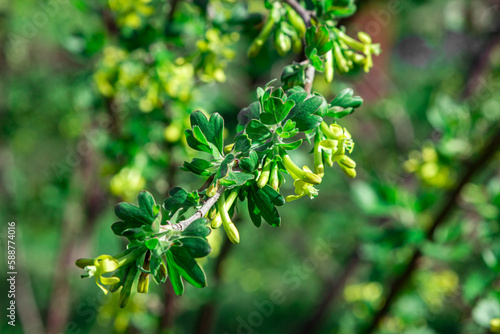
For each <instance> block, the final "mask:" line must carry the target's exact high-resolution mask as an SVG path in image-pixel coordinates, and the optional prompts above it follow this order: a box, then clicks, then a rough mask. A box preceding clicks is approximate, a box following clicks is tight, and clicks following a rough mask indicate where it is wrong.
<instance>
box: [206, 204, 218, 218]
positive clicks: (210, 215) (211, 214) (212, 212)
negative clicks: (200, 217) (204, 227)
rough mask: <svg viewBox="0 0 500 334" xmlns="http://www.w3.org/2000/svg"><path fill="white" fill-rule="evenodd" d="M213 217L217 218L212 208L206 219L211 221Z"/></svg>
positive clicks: (215, 210)
mask: <svg viewBox="0 0 500 334" xmlns="http://www.w3.org/2000/svg"><path fill="white" fill-rule="evenodd" d="M215 216H217V209H216V208H215V207H214V206H213V207H211V208H210V210H208V212H207V219H208V220H212V219H214V218H215Z"/></svg>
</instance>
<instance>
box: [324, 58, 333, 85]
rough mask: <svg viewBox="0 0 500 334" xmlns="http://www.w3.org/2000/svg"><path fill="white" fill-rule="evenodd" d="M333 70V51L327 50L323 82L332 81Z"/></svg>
mask: <svg viewBox="0 0 500 334" xmlns="http://www.w3.org/2000/svg"><path fill="white" fill-rule="evenodd" d="M334 73H335V68H334V65H333V51H332V50H329V51H328V52H327V53H326V56H325V81H326V82H327V83H330V82H332V81H333V75H334Z"/></svg>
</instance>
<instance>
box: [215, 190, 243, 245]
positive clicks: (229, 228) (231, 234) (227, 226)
mask: <svg viewBox="0 0 500 334" xmlns="http://www.w3.org/2000/svg"><path fill="white" fill-rule="evenodd" d="M233 193H236V194H237V192H234V191H233ZM233 193H231V195H232V194H233ZM217 207H218V209H219V215H220V217H221V219H222V226H224V231H226V234H227V237H228V238H229V240H230V241H231V242H232V243H234V244H237V243H239V242H240V234H239V233H238V230H237V229H236V226H234V224H233V222H232V221H231V217H229V214H228V212H227V209H226V207H225V203H224V195H222V196H221V198H220V199H219V201H218V202H217Z"/></svg>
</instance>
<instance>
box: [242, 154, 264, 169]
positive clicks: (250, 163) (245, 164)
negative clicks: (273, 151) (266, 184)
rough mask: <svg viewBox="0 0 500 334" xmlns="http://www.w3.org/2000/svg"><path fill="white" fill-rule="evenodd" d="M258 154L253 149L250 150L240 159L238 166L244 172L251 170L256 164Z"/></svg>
mask: <svg viewBox="0 0 500 334" xmlns="http://www.w3.org/2000/svg"><path fill="white" fill-rule="evenodd" d="M258 162H259V156H258V155H257V153H256V152H255V151H250V153H249V155H248V157H244V158H241V159H240V164H239V166H240V168H241V169H243V170H244V171H246V172H253V171H254V170H255V169H256V168H257V165H258Z"/></svg>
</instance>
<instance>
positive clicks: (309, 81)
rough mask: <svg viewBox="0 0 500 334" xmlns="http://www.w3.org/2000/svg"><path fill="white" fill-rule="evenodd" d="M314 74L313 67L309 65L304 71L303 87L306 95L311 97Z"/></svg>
mask: <svg viewBox="0 0 500 334" xmlns="http://www.w3.org/2000/svg"><path fill="white" fill-rule="evenodd" d="M315 73H316V70H315V69H314V67H313V66H311V65H309V67H308V68H307V69H306V83H305V85H304V90H305V91H306V92H307V95H311V91H312V85H313V81H314V74H315Z"/></svg>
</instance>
